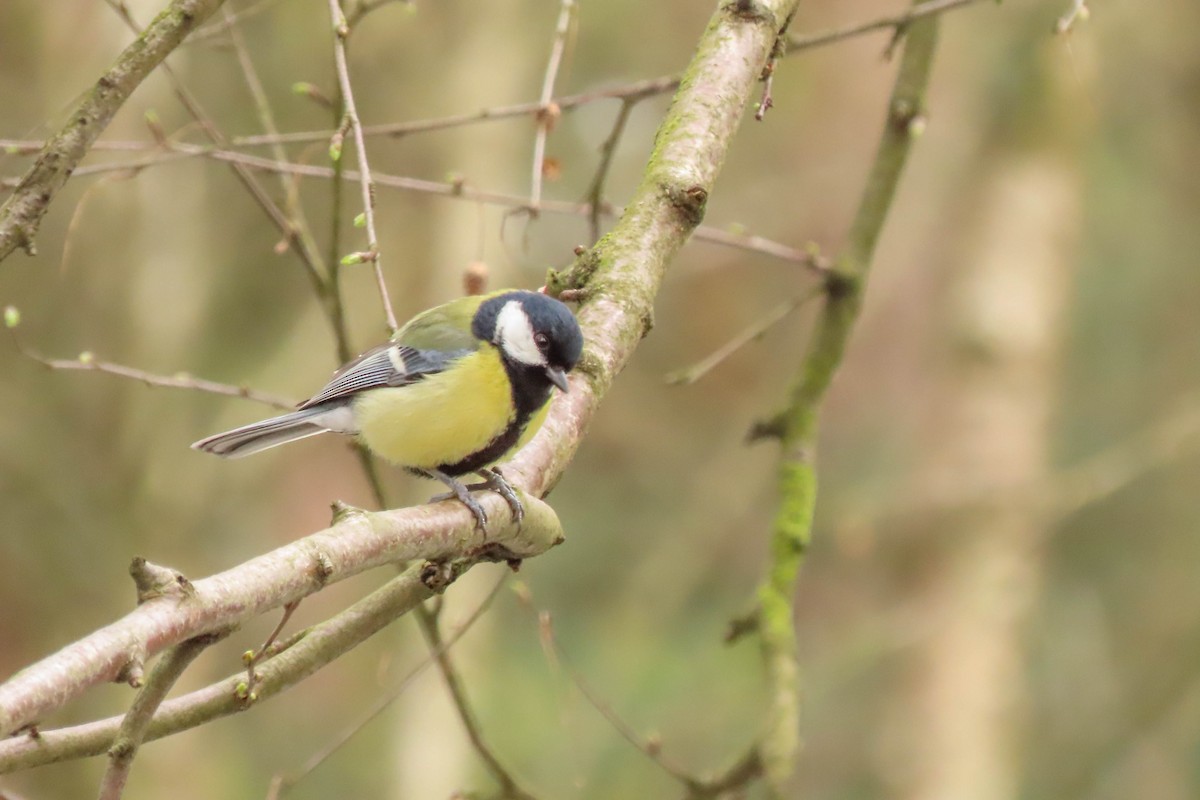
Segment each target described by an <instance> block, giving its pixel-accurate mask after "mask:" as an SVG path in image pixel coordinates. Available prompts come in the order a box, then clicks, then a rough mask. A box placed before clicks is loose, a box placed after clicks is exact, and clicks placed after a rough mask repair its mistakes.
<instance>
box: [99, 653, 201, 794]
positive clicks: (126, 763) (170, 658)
mask: <svg viewBox="0 0 1200 800" xmlns="http://www.w3.org/2000/svg"><path fill="white" fill-rule="evenodd" d="M217 638H220V637H218V636H212V635H206V636H197V637H195V638H194V639H188V640H187V641H185V642H180V643H179V644H177V645H175V646H174V647H172V648H170V649H169V650H167V652H165V653H163V654H162V657H161V658H159V659H158V661H157V662H156V663H155V664H154V667H153V668H152V669H151V670H150V674H149V675H148V676H147V677H146V682H145V683H144V684H143V685H142V688H141V689H140V690H138V693H137V696H136V697H135V698H134V699H133V703H132V704H131V705H130V706H129V711H128V712H126V714H125V717H124V719H122V720H121V727H120V728H118V729H117V733H116V736H115V737H114V739H113V743H112V746H111V747H110V748H109V750H108V769H106V770H105V771H104V777H103V779H101V781H100V795H99V797H100V800H118V798H120V796H121V793H122V792H123V791H124V789H125V782H126V781H127V780H128V779H129V770H130V768H131V767H132V766H133V758H134V756H136V755H137V751H138V748H140V747H141V744H142V740H143V739H144V738H145V737H146V731H147V730H148V729H149V727H150V723H151V721H152V720H153V719H154V713H155V712H156V711H157V710H158V707H159V706H160V705H162V702H163V700H165V699H166V697H167V692H169V691H171V687H172V686H174V685H175V683H176V681H178V680H179V678H180V676H181V675H183V671H184V670H185V669H187V667H188V665H189V664H191V663H192V661H194V660H195V659H196V656H198V655H200V653H202V652H204V649H205V648H206V647H208V646H209V645H210V644H212V643H213V642H214V641H216V639H217Z"/></svg>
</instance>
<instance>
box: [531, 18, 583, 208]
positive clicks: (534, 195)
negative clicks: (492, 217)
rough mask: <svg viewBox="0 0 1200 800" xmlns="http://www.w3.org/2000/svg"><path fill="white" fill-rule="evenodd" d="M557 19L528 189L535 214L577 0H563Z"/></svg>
mask: <svg viewBox="0 0 1200 800" xmlns="http://www.w3.org/2000/svg"><path fill="white" fill-rule="evenodd" d="M561 2H562V7H561V9H560V10H559V12H558V23H557V24H556V25H555V26H554V41H553V42H552V44H551V45H550V58H549V59H548V60H547V62H546V74H545V77H543V78H542V96H541V100H540V108H538V111H537V115H536V120H537V132H536V133H535V134H534V136H533V177H532V179H531V183H530V189H529V213H530V215H531V216H533V217H536V216H537V214H538V210H539V209H540V208H541V204H542V178H543V176H544V169H545V161H546V137H548V136H549V135H550V131H551V130H552V129H553V128H554V125H555V123H557V122H558V118H559V117H560V116H561V115H562V111H561V110H559V108H558V107H557V106H555V105H554V104H553V103H552V102H551V100H552V99H553V98H554V82H555V81H556V80H557V79H558V68H559V66H560V65H561V64H562V57H563V51H564V50H566V47H567V33H568V31H569V30H570V28H571V19H572V17H573V16H574V14H575V0H561Z"/></svg>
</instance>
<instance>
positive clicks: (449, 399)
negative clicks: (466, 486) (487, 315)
mask: <svg viewBox="0 0 1200 800" xmlns="http://www.w3.org/2000/svg"><path fill="white" fill-rule="evenodd" d="M514 415H515V412H514V409H513V403H512V392H511V389H510V386H509V382H508V378H507V376H506V375H505V372H504V367H503V365H502V364H501V363H500V359H499V355H498V353H497V352H496V350H495V349H494V348H491V347H488V346H486V345H485V346H484V347H481V348H480V349H479V350H478V351H476V352H474V353H471V354H469V355H466V356H463V358H462V359H461V360H460V361H458V362H456V363H455V365H454V367H453V368H452V369H450V370H447V371H446V372H441V373H438V374H436V375H430V376H428V377H427V378H424V379H422V380H419V381H417V382H416V383H414V384H411V385H409V386H398V387H395V388H387V389H372V390H370V391H367V392H364V393H363V394H361V395H360V396H359V397H358V398H357V399H356V400H355V401H354V416H355V419H356V421H357V423H358V428H359V438H360V439H361V440H362V441H363V443H364V444H366V446H367V447H368V448H370V449H371V450H372V451H374V452H375V453H377V454H379V455H380V456H382V457H383V458H386V459H387V460H388V461H391V462H392V463H394V464H399V465H401V466H405V467H417V468H424V469H432V468H435V467H437V466H439V465H442V464H453V463H455V462H457V461H461V460H462V459H464V458H466V457H467V456H469V455H471V454H472V453H476V452H478V451H479V450H482V449H483V448H484V447H485V446H486V445H487V444H488V443H489V442H490V441H492V440H493V439H494V438H496V437H497V436H498V435H500V434H501V433H502V432H503V431H504V430H505V429H506V428H507V427H508V426H509V425H510V424H511V423H512V421H513V419H514ZM543 417H544V413H543V412H541V411H539V412H538V414H536V415H535V418H536V422H537V424H538V425H540V424H541V419H542V418H543ZM529 427H530V428H533V427H534V425H533V420H531V424H530V426H529ZM525 433H526V435H525V436H522V437H521V438H522V440H524V439H526V438H527V436H528V435H531V434H530V432H529V431H528V430H527V431H526V432H525Z"/></svg>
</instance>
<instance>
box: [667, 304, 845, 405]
mask: <svg viewBox="0 0 1200 800" xmlns="http://www.w3.org/2000/svg"><path fill="white" fill-rule="evenodd" d="M824 291H825V287H823V286H818V287H817V288H815V289H813V290H812V291H810V292H808V293H807V294H802V295H800V296H799V297H794V298H792V299H791V300H788V301H787V302H786V303H781V304H779V305H778V306H776V307H775V308H774V309H772V310H771V311H768V312H767V313H766V314H764V315H763V316H762V317H761V318H760V319H757V320H755V321H754V323H753V324H751V325H750V326H749V327H747V328H746V329H745V330H743V331H742V332H741V333H739V334H738V335H737V336H735V337H733V338H732V339H730V340H729V341H728V342H726V343H725V344H723V345H721V346H720V347H718V348H717V349H716V350H714V351H713V352H712V353H711V354H710V355H708V356H707V357H706V358H703V359H701V360H700V361H698V362H696V363H695V364H693V365H692V366H690V367H686V368H684V369H680V370H676V371H675V372H672V373H670V374H669V375H667V379H666V380H667V383H670V384H674V385H677V386H678V385H682V386H689V385H691V384H693V383H695V382H696V381H698V380H700V379H701V378H703V377H704V376H705V375H707V374H708V373H709V372H711V371H712V370H713V369H714V368H715V367H717V366H718V365H719V364H720V363H721V362H722V361H724V360H725V359H727V358H729V357H730V356H731V355H733V354H734V353H736V352H737V351H738V350H740V349H741V348H743V347H745V346H746V345H748V344H750V343H751V342H753V341H755V340H756V339H759V338H761V337H762V335H763V334H764V333H766V332H767V331H769V330H770V329H771V328H773V327H775V326H776V325H778V324H779V323H780V322H783V321H784V320H785V319H787V318H788V317H789V316H790V315H791V314H792V313H793V312H795V311H796V310H797V309H799V308H800V307H801V306H803V305H804V304H805V303H807V302H808V301H810V300H812V299H814V298H816V297H820V296H821V295H822V294H823V293H824Z"/></svg>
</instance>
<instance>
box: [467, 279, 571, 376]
mask: <svg viewBox="0 0 1200 800" xmlns="http://www.w3.org/2000/svg"><path fill="white" fill-rule="evenodd" d="M471 328H472V332H473V333H474V334H475V336H476V337H478V338H479V339H482V340H484V341H487V342H491V343H492V344H494V345H496V347H498V348H500V354H501V356H502V357H503V358H504V359H505V360H506V361H508V362H509V363H511V364H514V365H518V366H523V367H529V368H539V367H540V368H541V370H542V371H543V372H544V373H545V376H546V379H547V380H549V381H550V382H551V383H553V384H554V385H555V386H557V387H558V388H559V389H562V390H563V391H564V392H565V391H567V373H568V372H570V371H571V369H572V368H573V367H574V366H575V364H576V363H577V362H578V361H579V356H580V353H582V352H583V333H582V332H581V331H580V330H579V323H578V322H576V321H575V315H573V314H572V313H571V310H570V309H569V308H567V307H566V306H565V305H563V304H562V303H561V302H559V301H558V300H555V299H554V298H553V297H549V296H547V295H544V294H540V293H538V292H526V291H513V292H504V293H503V294H498V295H496V296H495V297H490V298H488V299H487V300H485V301H484V302H483V303H482V304H481V305H480V306H479V310H478V311H477V312H476V313H475V318H474V320H472V323H471Z"/></svg>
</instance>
